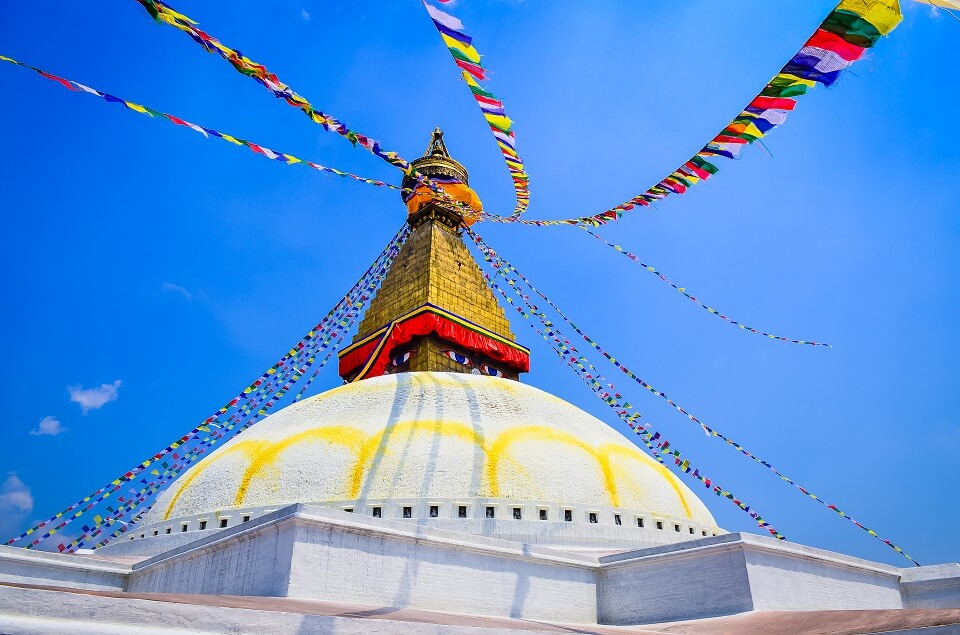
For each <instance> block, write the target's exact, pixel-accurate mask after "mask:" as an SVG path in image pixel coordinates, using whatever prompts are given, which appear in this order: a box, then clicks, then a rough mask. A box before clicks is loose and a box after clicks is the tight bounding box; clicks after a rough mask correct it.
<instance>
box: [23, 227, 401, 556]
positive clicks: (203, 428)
mask: <svg viewBox="0 0 960 635" xmlns="http://www.w3.org/2000/svg"><path fill="white" fill-rule="evenodd" d="M409 233H410V229H409V226H408V225H407V224H406V223H404V226H403V227H402V228H401V229H400V231H399V232H397V234H396V235H395V236H394V238H393V239H392V240H391V241H390V243H389V244H388V245H387V247H386V248H385V249H384V251H383V252H382V253H381V254H380V256H379V257H378V258H377V260H375V261H374V264H373V265H371V267H370V268H368V269H367V271H366V272H365V273H364V275H363V276H362V277H361V279H360V281H358V283H357V284H356V285H354V288H353V289H351V291H350V292H349V293H348V294H347V295H346V296H344V298H343V299H341V300H340V302H338V303H337V305H336V306H335V307H334V309H331V311H330V312H329V313H328V314H327V317H326V318H324V319H323V320H321V321H320V322H319V323H318V324H317V325H316V326H314V327H313V328H312V329H311V330H310V331H309V332H308V333H307V335H306V336H304V337H303V338H302V339H301V340H300V341H299V342H298V343H297V344H296V345H294V346H293V347H292V348H291V349H290V350H289V351H288V352H287V354H286V355H284V356H283V357H282V358H281V359H280V360H278V361H277V363H276V364H274V365H273V366H271V367H270V368H269V369H267V371H266V372H264V373H263V374H262V375H261V376H260V380H264V379H268V378H270V377H271V376H272V375H275V374H278V373H279V375H280V376H287V375H288V373H290V372H291V370H292V368H293V367H294V366H293V365H292V364H291V363H290V360H291V359H293V358H295V357H297V356H299V355H300V354H301V353H302V352H303V350H304V349H305V348H307V345H308V344H311V343H313V344H311V345H315V343H316V342H323V341H324V339H325V337H324V335H325V333H326V331H327V330H328V327H329V326H331V322H332V320H330V319H329V318H331V317H332V316H334V315H336V314H337V312H338V311H339V310H340V309H341V308H342V307H343V306H344V305H347V304H350V302H351V300H352V298H353V296H354V294H355V293H356V290H357V289H358V288H362V287H363V285H364V284H366V282H367V281H368V280H369V279H370V277H371V275H373V274H374V273H375V272H377V270H378V269H379V268H380V267H381V265H382V264H383V263H385V262H388V263H392V261H393V259H394V258H395V256H396V254H398V253H399V250H400V247H401V246H402V244H403V242H404V241H405V240H406V238H407V236H408V235H409ZM387 266H388V267H389V264H388V265H387ZM382 275H385V274H382ZM382 275H380V274H379V273H377V277H379V278H381V279H382ZM371 295H372V294H370V293H367V294H365V295H364V296H363V297H365V298H369V297H370V296H371ZM300 376H302V375H300ZM256 383H257V382H256V381H254V382H253V383H251V384H250V386H255V385H256ZM248 388H249V387H248ZM248 405H249V392H247V389H244V391H241V392H240V393H239V394H238V396H237V397H234V398H233V399H231V400H230V401H228V402H227V403H226V404H224V405H223V406H222V407H221V408H220V409H219V410H217V411H216V412H215V413H214V414H213V415H211V416H210V417H208V418H207V419H205V420H204V421H203V422H202V423H200V424H199V425H197V426H195V427H194V428H193V429H192V430H190V431H189V432H187V433H186V434H184V435H183V436H181V437H180V438H178V439H176V440H175V441H173V442H172V443H170V444H169V445H168V446H166V447H165V448H163V449H162V450H161V451H159V452H157V453H156V454H154V455H152V456H151V457H149V458H147V459H145V460H144V461H142V462H140V463H139V464H138V465H136V466H134V467H133V468H132V469H131V470H129V471H128V472H126V473H125V474H123V475H121V476H119V477H118V478H116V479H114V480H113V481H111V482H110V483H108V484H106V485H104V486H102V487H100V488H98V489H97V490H95V491H94V492H93V493H91V494H89V495H87V496H86V497H84V498H82V499H81V500H79V501H77V502H76V503H74V504H72V505H70V506H69V507H67V508H66V509H64V510H62V511H60V512H58V513H57V514H54V515H53V516H51V517H50V518H48V519H47V520H44V521H42V522H40V523H39V524H37V525H35V526H33V527H31V528H30V529H27V530H26V531H24V532H22V533H20V534H19V535H17V536H15V537H13V538H11V539H10V540H8V541H7V542H6V544H7V545H12V544H13V543H15V542H17V541H19V540H22V539H24V538H26V537H28V536H31V535H33V534H34V533H36V532H39V531H40V530H42V529H43V528H44V527H47V526H48V525H50V524H52V523H55V522H57V521H58V520H61V519H63V520H61V522H60V523H59V524H57V525H56V526H54V527H53V528H51V529H50V530H48V531H47V532H46V533H44V534H43V535H41V536H40V537H39V538H36V539H34V540H33V542H31V543H29V544H27V545H25V547H26V548H27V549H30V548H32V547H34V546H36V545H38V544H40V543H41V542H42V541H44V540H45V539H47V538H49V537H50V536H52V535H54V534H56V533H57V532H58V531H60V530H61V529H63V528H64V527H66V526H67V525H68V524H69V523H70V522H72V521H73V520H75V519H77V518H79V517H80V516H82V515H83V514H85V513H86V512H89V511H90V510H92V509H94V507H96V506H97V505H99V504H100V503H102V502H103V501H104V500H106V499H107V498H109V497H110V496H112V495H113V494H114V493H115V492H117V491H118V490H120V489H121V488H122V487H123V486H124V485H125V484H127V483H131V482H135V481H136V480H137V479H138V478H140V475H141V474H143V473H144V472H145V471H146V470H147V468H149V467H150V466H151V465H153V464H154V463H157V462H160V461H163V460H164V458H165V457H166V456H167V455H171V456H173V458H174V459H175V460H178V456H179V454H178V453H177V450H178V449H179V450H180V451H181V452H183V451H185V449H186V448H184V446H186V445H187V444H188V443H190V442H191V441H192V440H194V439H200V438H201V437H202V436H203V435H202V434H201V433H209V432H210V426H211V425H217V422H218V421H220V417H221V416H223V415H225V414H226V413H227V412H229V411H231V410H233V411H234V414H237V413H238V412H241V413H242V412H243V409H244V408H245V407H247V406H248ZM246 412H247V413H249V412H250V409H247V411H246ZM257 413H258V414H265V413H266V409H265V408H259V409H258V410H257ZM244 416H245V415H244ZM223 436H224V433H223V432H217V433H215V434H214V437H215V439H216V440H219V439H221V438H223ZM181 448H184V449H181ZM205 451H206V450H205V449H200V450H199V453H203V452H205ZM168 469H170V468H168ZM148 487H149V485H148ZM117 500H118V501H120V502H122V503H123V502H127V501H126V500H125V498H124V497H122V496H120V497H118V499H117ZM134 500H136V501H137V503H138V504H139V503H140V502H142V499H140V500H138V499H137V498H135V499H134ZM75 510H78V511H75ZM111 516H112V515H111Z"/></svg>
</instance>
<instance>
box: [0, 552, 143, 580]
mask: <svg viewBox="0 0 960 635" xmlns="http://www.w3.org/2000/svg"><path fill="white" fill-rule="evenodd" d="M129 571H130V566H129V565H122V564H114V563H107V562H103V561H101V560H96V559H94V558H86V557H84V556H76V555H64V554H59V553H46V552H43V551H32V550H30V551H28V550H26V549H22V548H19V547H7V546H0V582H28V583H31V584H50V585H59V586H68V587H73V588H77V589H95V590H120V589H122V588H123V582H124V578H125V576H126V575H127V573H129Z"/></svg>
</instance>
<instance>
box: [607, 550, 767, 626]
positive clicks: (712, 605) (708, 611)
mask: <svg viewBox="0 0 960 635" xmlns="http://www.w3.org/2000/svg"><path fill="white" fill-rule="evenodd" d="M717 540H719V538H705V539H703V540H702V541H700V542H702V543H706V542H714V541H717ZM687 544H695V543H687ZM656 551H657V550H656V549H651V550H644V551H640V552H634V553H624V554H617V555H616V556H610V557H606V558H601V559H600V563H601V567H602V569H601V572H600V575H599V581H598V589H597V599H598V613H599V619H600V623H601V624H644V623H652V622H668V621H677V620H688V619H700V618H705V617H715V616H719V615H730V614H732V613H741V612H744V611H750V610H752V609H753V608H754V605H753V598H752V597H751V593H750V581H749V579H748V577H747V569H746V564H745V562H744V555H743V551H742V550H741V549H739V548H738V547H737V546H735V545H724V544H720V545H714V546H713V548H712V549H695V550H691V551H689V552H682V553H679V554H678V553H667V554H661V555H659V556H657V555H649V556H645V557H644V556H643V554H647V553H649V552H656Z"/></svg>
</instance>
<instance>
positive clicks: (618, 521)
mask: <svg viewBox="0 0 960 635" xmlns="http://www.w3.org/2000/svg"><path fill="white" fill-rule="evenodd" d="M370 510H371V514H372V515H373V517H374V518H383V508H382V507H379V506H376V507H371V508H370ZM344 511H346V512H353V508H352V507H345V508H344ZM510 511H511V513H512V517H513V519H514V520H523V508H522V507H512V508H510ZM562 511H563V520H564V521H566V522H572V521H573V510H572V509H564V510H562ZM427 515H428V517H429V518H439V517H440V506H439V505H430V507H429V508H428V512H427ZM537 516H538V518H539V520H550V517H549V510H548V509H544V508H539V509H538V510H537ZM400 517H401V518H413V507H412V506H403V507H401V512H400ZM496 517H497V508H496V507H495V506H493V505H487V506H486V507H485V508H484V518H496ZM457 518H468V515H467V506H466V505H458V506H457ZM636 520H637V527H640V528H641V529H642V528H643V527H644V519H643V518H641V517H640V516H637V517H636ZM587 522H589V523H592V524H597V523H598V522H599V521H598V513H597V512H587ZM613 524H615V525H623V518H622V516H621V515H620V514H614V515H613ZM656 527H657V529H660V530H662V529H663V521H662V520H658V521H656ZM673 528H674V531H676V532H680V531H681V526H680V525H679V524H677V523H674V525H673ZM687 529H688V530H689V532H690V534H691V535H694V534H696V530H695V529H694V528H693V527H688V528H687ZM700 533H701V535H702V536H708V535H711V534H710V533H708V532H707V530H706V529H702V530H700ZM712 535H714V536H716V535H717V534H716V532H713V533H712Z"/></svg>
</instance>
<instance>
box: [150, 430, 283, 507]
mask: <svg viewBox="0 0 960 635" xmlns="http://www.w3.org/2000/svg"><path fill="white" fill-rule="evenodd" d="M268 443H270V441H268V440H266V439H250V440H244V441H240V442H238V443H236V444H235V445H232V446H229V447H227V448H225V449H224V451H223V452H221V453H220V454H217V455H216V456H213V457H210V458H209V459H208V460H206V461H204V462H202V463H200V464H198V465H196V466H195V467H194V468H193V469H192V470H190V471H189V472H187V475H186V476H185V477H184V479H183V482H182V483H180V484H179V487H177V491H176V492H175V493H174V495H173V498H171V499H170V504H169V505H167V509H166V510H165V511H164V513H163V519H164V520H167V519H169V518H170V513H171V512H173V506H174V505H176V504H177V501H178V500H180V495H181V494H183V492H184V491H185V490H186V489H187V488H188V487H190V484H191V483H193V481H194V480H196V478H197V477H198V476H200V475H201V474H203V473H204V472H205V471H206V470H207V468H209V467H210V466H211V465H213V464H214V463H215V462H216V461H218V460H220V459H223V458H224V457H228V456H230V455H231V454H236V453H238V452H243V453H245V454H247V456H248V457H249V458H250V459H251V460H252V459H253V456H254V454H255V452H256V448H257V447H259V446H261V445H264V444H268Z"/></svg>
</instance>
